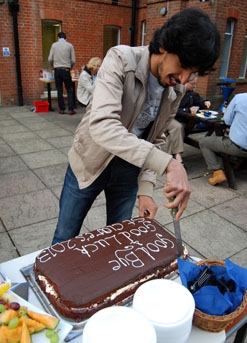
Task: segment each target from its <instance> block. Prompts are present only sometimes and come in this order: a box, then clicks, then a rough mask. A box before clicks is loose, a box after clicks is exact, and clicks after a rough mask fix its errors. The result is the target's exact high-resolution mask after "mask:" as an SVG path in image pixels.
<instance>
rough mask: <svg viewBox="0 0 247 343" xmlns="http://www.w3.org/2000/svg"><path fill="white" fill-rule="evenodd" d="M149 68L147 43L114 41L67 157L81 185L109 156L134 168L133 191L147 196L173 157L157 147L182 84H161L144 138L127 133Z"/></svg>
mask: <svg viewBox="0 0 247 343" xmlns="http://www.w3.org/2000/svg"><path fill="white" fill-rule="evenodd" d="M149 72H150V54H149V51H148V47H147V46H146V47H129V46H123V45H122V46H117V47H113V48H111V49H110V50H109V52H108V53H107V55H106V57H105V58H104V61H103V63H102V65H101V67H100V69H99V72H98V76H97V79H96V82H95V90H94V94H93V100H92V103H91V104H90V105H89V106H88V109H87V112H86V114H85V115H84V117H83V118H82V121H81V122H80V124H79V125H78V127H77V129H76V132H75V137H74V142H73V146H72V148H71V149H70V151H69V161H70V165H71V168H72V170H73V172H74V173H75V175H76V177H77V179H78V182H79V187H80V188H85V187H87V186H89V185H90V184H91V183H92V182H93V181H94V180H95V179H96V178H97V177H98V176H99V175H100V174H101V172H102V171H103V170H104V169H105V168H106V166H107V165H108V163H109V162H110V161H111V159H112V158H113V157H114V156H118V157H120V158H122V159H124V160H126V161H128V162H130V163H132V164H134V165H136V166H138V167H140V168H141V169H142V170H141V173H140V175H139V190H138V195H148V196H152V193H153V187H154V185H155V180H156V173H158V174H159V175H164V173H165V170H166V167H167V165H168V163H169V161H170V159H171V158H172V156H171V155H169V154H167V153H165V152H163V151H161V150H160V149H159V145H160V144H163V143H164V132H165V131H166V128H167V125H168V123H169V122H170V120H171V119H172V118H174V116H175V114H176V112H177V108H178V106H179V103H180V100H181V98H182V97H183V94H184V87H183V86H181V85H177V86H176V87H175V88H173V87H167V88H165V89H164V92H163V97H162V101H161V104H160V108H159V113H158V116H157V117H156V119H155V122H154V125H153V126H152V128H151V130H150V132H149V135H148V137H147V140H143V139H139V138H138V137H137V136H135V135H134V134H132V133H131V130H132V128H133V126H134V125H135V122H136V120H137V118H138V115H139V114H140V112H141V110H142V107H143V103H144V100H145V97H146V89H147V84H148V77H149Z"/></svg>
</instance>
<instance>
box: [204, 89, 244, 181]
mask: <svg viewBox="0 0 247 343" xmlns="http://www.w3.org/2000/svg"><path fill="white" fill-rule="evenodd" d="M224 121H225V123H226V124H227V125H229V126H230V131H229V135H228V136H223V137H219V136H209V137H203V138H202V139H201V140H200V142H199V145H200V149H201V152H202V155H203V157H204V159H205V161H206V163H207V167H208V169H209V170H210V171H213V176H212V177H210V178H209V179H208V182H209V183H210V185H212V186H214V185H216V184H218V183H221V182H224V181H226V176H225V173H224V171H223V169H222V162H221V158H220V157H219V156H218V155H217V153H225V154H227V155H231V156H238V157H244V158H245V157H247V93H241V94H237V95H235V97H234V98H233V99H232V101H231V102H230V104H229V105H228V107H227V109H226V112H225V114H224Z"/></svg>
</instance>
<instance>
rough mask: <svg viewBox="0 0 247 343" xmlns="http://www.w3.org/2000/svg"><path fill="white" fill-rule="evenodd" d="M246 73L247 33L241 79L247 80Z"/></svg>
mask: <svg viewBox="0 0 247 343" xmlns="http://www.w3.org/2000/svg"><path fill="white" fill-rule="evenodd" d="M246 71H247V32H246V35H245V40H244V50H243V56H242V64H241V68H240V74H239V78H241V79H245V78H246Z"/></svg>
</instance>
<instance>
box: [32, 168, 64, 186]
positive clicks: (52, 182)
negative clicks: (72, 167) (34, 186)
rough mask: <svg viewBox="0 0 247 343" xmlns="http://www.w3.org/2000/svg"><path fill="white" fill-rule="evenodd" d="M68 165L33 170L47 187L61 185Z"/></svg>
mask: <svg viewBox="0 0 247 343" xmlns="http://www.w3.org/2000/svg"><path fill="white" fill-rule="evenodd" d="M67 167H68V163H65V164H58V165H55V166H48V167H43V168H38V169H34V172H35V174H36V175H38V177H39V178H40V179H41V180H42V182H43V183H44V184H45V185H46V186H47V187H48V188H51V187H56V186H61V185H63V182H64V177H65V173H66V170H67ZM60 189H61V187H60Z"/></svg>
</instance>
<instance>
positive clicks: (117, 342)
mask: <svg viewBox="0 0 247 343" xmlns="http://www.w3.org/2000/svg"><path fill="white" fill-rule="evenodd" d="M139 342H140V343H156V342H157V340H156V333H155V329H154V328H153V326H152V324H151V323H150V322H149V321H148V320H147V319H146V318H145V317H144V316H143V315H141V314H140V313H138V312H136V311H134V310H133V309H131V308H129V307H122V306H113V307H108V308H105V309H103V310H100V311H98V312H96V313H95V314H94V315H93V316H92V317H91V318H89V320H88V321H87V323H86V325H85V327H84V330H83V335H82V343H139Z"/></svg>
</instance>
